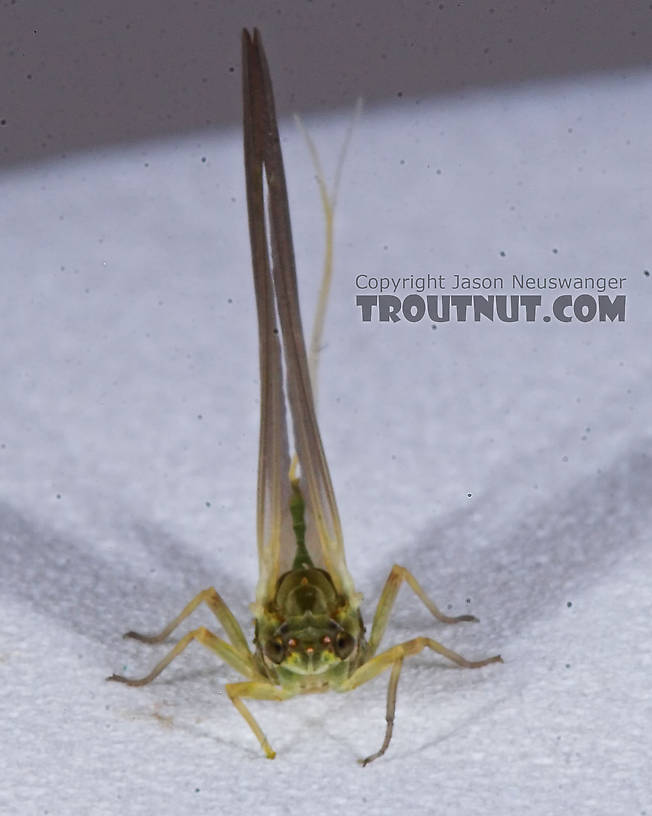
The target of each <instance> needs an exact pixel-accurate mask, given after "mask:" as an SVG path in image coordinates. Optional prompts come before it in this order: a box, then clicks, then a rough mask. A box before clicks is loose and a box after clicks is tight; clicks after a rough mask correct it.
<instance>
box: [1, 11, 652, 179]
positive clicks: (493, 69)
mask: <svg viewBox="0 0 652 816" xmlns="http://www.w3.org/2000/svg"><path fill="white" fill-rule="evenodd" d="M651 5H652V4H650V3H648V2H634V1H633V0H629V2H624V1H623V0H618V2H616V1H615V0H607V1H603V2H588V1H587V0H575V1H574V2H572V1H571V0H565V2H563V3H561V2H558V3H555V2H554V0H551V2H527V3H520V4H519V3H512V2H501V0H489V1H488V2H453V0H444V1H443V2H436V0H435V1H434V2H422V1H421V0H420V1H419V2H412V3H409V2H408V3H406V2H380V3H379V2H373V1H372V0H365V2H355V3H348V2H341V0H337V1H336V2H331V3H326V2H295V3H291V2H284V3H260V2H210V1H209V0H195V2H170V0H165V1H164V2H158V1H157V0H148V1H147V2H136V3H134V2H125V0H118V1H117V2H111V3H106V2H104V1H103V0H83V2H59V3H53V2H50V0H47V2H46V1H45V0H41V2H33V3H26V2H20V0H4V2H3V4H2V9H1V10H0V32H1V33H0V78H1V79H0V122H3V124H2V125H0V163H3V164H7V163H15V162H22V161H30V160H32V159H34V158H36V157H44V156H49V155H52V154H54V155H56V154H66V153H69V152H70V151H74V150H78V149H83V148H89V147H92V146H94V145H101V144H108V143H116V142H124V141H133V140H141V139H146V138H151V137H156V136H163V135H173V134H181V133H183V132H187V131H194V130H196V129H198V128H202V127H212V126H216V125H217V126H220V125H225V124H235V123H237V121H238V118H239V115H240V100H239V94H240V77H239V71H238V65H239V59H240V57H239V44H238V36H237V35H238V32H239V30H240V29H241V28H242V27H243V26H247V27H253V26H254V25H256V26H258V27H259V28H260V29H261V31H262V33H263V35H264V40H265V43H266V48H267V51H268V57H269V59H270V62H271V63H273V64H274V65H275V66H277V67H276V69H275V77H274V81H275V89H276V95H277V101H278V106H279V110H280V113H281V114H283V113H288V112H293V111H297V110H300V111H303V112H304V113H308V112H310V111H311V110H316V109H319V108H332V107H336V106H340V105H345V106H347V107H348V106H350V105H351V102H352V100H353V99H355V98H356V97H358V96H360V95H362V96H363V97H364V98H365V99H366V100H367V103H368V104H372V105H374V104H380V103H383V102H385V101H395V100H396V99H397V98H402V99H404V101H405V104H406V105H407V104H413V102H414V99H415V98H419V97H427V96H431V95H433V94H438V93H445V92H451V91H453V92H460V90H462V89H464V88H469V87H474V86H480V85H487V84H496V83H510V82H519V81H522V80H528V79H532V78H536V77H541V78H549V77H555V76H563V75H567V74H577V73H582V72H587V71H599V70H610V71H612V70H614V69H616V68H622V69H623V71H631V70H633V69H636V68H638V67H644V66H647V65H649V63H650V41H651V40H650V35H651V33H652V10H651V8H650V6H651ZM289 54H291V59H290V58H289V57H288V55H289ZM315 65H316V66H319V70H318V71H316V70H315V68H314V66H315Z"/></svg>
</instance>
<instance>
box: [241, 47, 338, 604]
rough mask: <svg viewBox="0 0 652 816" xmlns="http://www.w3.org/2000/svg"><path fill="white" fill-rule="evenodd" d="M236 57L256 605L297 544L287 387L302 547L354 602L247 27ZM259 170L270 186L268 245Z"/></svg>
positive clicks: (269, 116)
mask: <svg viewBox="0 0 652 816" xmlns="http://www.w3.org/2000/svg"><path fill="white" fill-rule="evenodd" d="M242 54H243V101H244V144H245V173H246V181H247V204H248V210H249V234H250V239H251V254H252V260H253V268H254V285H255V289H256V304H257V309H258V322H259V344H260V382H261V401H260V409H261V414H260V421H261V425H260V453H259V460H258V503H257V511H258V518H257V534H258V555H259V564H260V574H259V581H258V587H257V590H256V603H257V604H258V605H264V604H265V602H266V601H269V600H271V599H272V598H273V596H274V593H275V589H276V581H277V579H278V577H279V575H280V574H281V573H282V572H284V571H285V570H288V569H290V568H291V565H292V561H293V559H294V554H295V547H296V544H295V537H294V534H293V531H292V526H291V519H290V512H289V493H290V484H289V468H290V456H289V447H288V434H287V425H286V412H285V400H284V394H285V391H287V396H288V403H289V407H290V415H291V418H292V430H293V434H294V442H295V446H296V452H297V456H298V459H299V464H300V469H301V489H302V493H303V495H304V498H305V503H306V511H307V519H306V521H307V525H308V531H309V534H308V536H307V546H308V550H309V552H310V556H311V558H312V560H313V562H314V564H315V565H316V566H320V567H323V568H324V569H326V570H327V571H328V573H329V574H330V576H331V578H332V580H333V583H334V584H335V587H336V588H337V590H338V591H339V592H341V593H342V594H344V595H346V596H348V597H349V598H351V599H352V598H353V597H354V586H353V581H352V579H351V576H350V574H349V571H348V569H347V567H346V560H345V556H344V546H343V542H342V529H341V525H340V518H339V514H338V511H337V505H336V502H335V494H334V492H333V486H332V483H331V479H330V474H329V472H328V465H327V464H326V458H325V456H324V450H323V446H322V442H321V437H320V434H319V428H318V426H317V418H316V414H315V407H314V403H313V396H312V388H311V385H310V374H309V370H308V361H307V357H306V349H305V343H304V338H303V329H302V325H301V315H300V313H299V298H298V291H297V279H296V270H295V263H294V250H293V247H292V232H291V227H290V213H289V208H288V198H287V189H286V184H285V172H284V169H283V158H282V156H281V147H280V141H279V135H278V127H277V124H276V114H275V110H274V98H273V94H272V86H271V81H270V78H269V70H268V67H267V61H266V59H265V54H264V51H263V47H262V42H261V39H260V35H259V33H258V31H254V35H253V39H252V37H251V36H250V35H249V32H247V31H243V35H242ZM263 171H264V177H265V180H266V182H267V192H268V208H267V220H268V222H269V232H270V239H269V242H268V239H267V227H266V212H265V197H264V189H263ZM270 249H271V253H270ZM270 254H271V260H270ZM277 317H278V323H279V324H280V330H281V331H280V335H279V332H278V328H277ZM281 345H282V349H283V362H284V364H285V388H284V384H283V364H282V362H281ZM310 533H312V535H310Z"/></svg>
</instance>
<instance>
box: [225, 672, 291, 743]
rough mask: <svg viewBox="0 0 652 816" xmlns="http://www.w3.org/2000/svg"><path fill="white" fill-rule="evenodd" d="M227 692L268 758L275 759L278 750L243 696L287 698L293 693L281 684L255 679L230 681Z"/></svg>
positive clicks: (278, 699) (251, 697)
mask: <svg viewBox="0 0 652 816" xmlns="http://www.w3.org/2000/svg"><path fill="white" fill-rule="evenodd" d="M225 689H226V693H227V694H228V695H229V699H230V700H231V702H232V703H233V705H234V706H235V707H236V708H237V709H238V711H239V712H240V714H242V716H243V717H244V718H245V720H246V721H247V724H248V725H249V728H251V730H252V731H253V732H254V734H255V735H256V739H257V740H258V742H259V743H260V746H261V748H262V749H263V751H264V752H265V756H266V757H267V759H274V757H275V756H276V752H275V751H274V750H273V749H272V746H271V745H270V744H269V742H268V741H267V737H266V736H265V734H264V732H263V729H262V728H261V727H260V726H259V725H258V723H257V722H256V720H255V719H254V715H253V714H252V713H251V711H249V709H248V708H247V706H246V705H245V704H244V703H243V702H242V698H243V697H248V698H250V699H253V700H277V701H280V700H287V699H288V697H292V693H291V692H288V691H285V690H284V689H283V688H281V686H275V685H273V684H272V683H269V682H265V681H253V682H249V683H247V682H245V683H228V684H227V685H226V686H225Z"/></svg>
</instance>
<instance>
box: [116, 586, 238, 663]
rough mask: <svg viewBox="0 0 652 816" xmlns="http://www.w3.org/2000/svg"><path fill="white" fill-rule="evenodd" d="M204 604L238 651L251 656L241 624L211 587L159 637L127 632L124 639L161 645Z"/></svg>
mask: <svg viewBox="0 0 652 816" xmlns="http://www.w3.org/2000/svg"><path fill="white" fill-rule="evenodd" d="M202 603H205V604H206V606H207V607H208V608H209V609H210V610H211V612H212V613H213V614H214V615H215V617H216V618H217V619H218V621H219V622H220V623H221V624H222V626H223V627H224V631H225V632H226V634H227V635H228V638H229V640H230V641H231V643H232V644H233V645H234V646H235V648H236V649H237V650H238V651H241V652H248V653H249V654H251V653H250V651H249V644H248V643H247V639H246V637H245V636H244V633H243V631H242V629H241V628H240V624H239V623H238V621H237V620H236V619H235V617H234V615H233V613H232V612H231V610H230V609H229V607H228V606H227V605H226V604H225V603H224V601H223V600H222V598H221V597H220V595H219V594H218V593H217V591H216V590H215V589H214V588H213V587H209V589H205V590H203V592H200V593H199V595H196V596H195V597H194V598H193V599H192V601H190V603H189V604H187V605H186V606H185V607H184V608H183V610H182V611H181V612H180V614H178V615H177V616H176V618H174V619H173V620H171V621H170V623H168V625H167V626H166V627H165V628H164V629H163V630H162V631H161V632H159V633H158V634H157V635H142V634H140V633H139V632H125V634H124V637H126V638H135V639H136V640H140V641H141V642H142V643H161V642H162V641H164V640H165V638H166V637H167V636H168V635H169V634H171V633H172V632H173V631H174V630H175V629H176V628H177V626H178V625H179V624H180V623H181V622H182V621H184V620H185V619H186V618H187V617H188V615H190V614H192V613H193V612H194V611H195V609H197V607H198V606H199V605H200V604H202Z"/></svg>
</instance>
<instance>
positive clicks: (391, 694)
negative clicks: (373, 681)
mask: <svg viewBox="0 0 652 816" xmlns="http://www.w3.org/2000/svg"><path fill="white" fill-rule="evenodd" d="M402 668H403V658H402V657H401V658H399V659H398V660H397V661H395V663H394V665H393V666H392V673H391V675H390V677H389V684H388V686H387V713H386V714H385V719H386V720H387V728H386V729H385V739H384V740H383V744H382V745H381V746H380V749H379V750H378V751H376V753H375V754H371V755H370V756H368V757H366V758H365V759H361V760H360V764H361V765H362V767H363V768H364V767H365V765H368V764H369V763H370V762H373V761H374V759H378V757H381V756H382V755H383V754H384V753H385V751H386V750H387V749H388V748H389V743H390V741H391V739H392V732H393V730H394V713H395V711H396V692H397V690H398V678H399V677H400V676H401V669H402Z"/></svg>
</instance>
